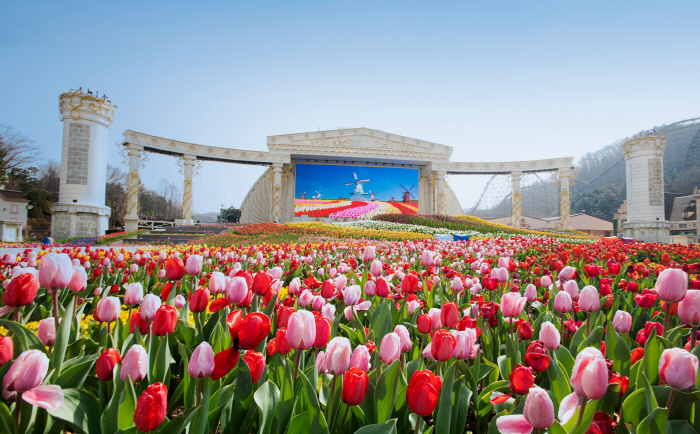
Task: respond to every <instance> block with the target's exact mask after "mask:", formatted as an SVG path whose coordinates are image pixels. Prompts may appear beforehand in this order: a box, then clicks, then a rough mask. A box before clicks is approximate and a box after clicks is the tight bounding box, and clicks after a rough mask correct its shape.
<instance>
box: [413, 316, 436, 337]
mask: <svg viewBox="0 0 700 434" xmlns="http://www.w3.org/2000/svg"><path fill="white" fill-rule="evenodd" d="M416 325H417V326H418V331H419V332H420V333H422V334H424V335H427V334H428V333H430V331H431V330H432V329H433V320H432V319H431V318H430V315H428V314H425V313H422V314H420V315H418V320H416Z"/></svg>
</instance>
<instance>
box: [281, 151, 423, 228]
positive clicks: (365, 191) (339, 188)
mask: <svg viewBox="0 0 700 434" xmlns="http://www.w3.org/2000/svg"><path fill="white" fill-rule="evenodd" d="M417 212H418V169H401V168H395V167H375V166H340V165H327V164H297V165H296V185H295V195H294V215H295V216H296V217H301V216H303V215H307V216H309V217H330V218H359V219H369V218H372V217H374V216H377V215H380V214H416V213H417Z"/></svg>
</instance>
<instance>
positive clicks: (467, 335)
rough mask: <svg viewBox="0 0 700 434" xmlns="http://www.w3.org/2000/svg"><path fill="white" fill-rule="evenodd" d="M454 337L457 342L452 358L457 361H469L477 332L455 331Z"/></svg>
mask: <svg viewBox="0 0 700 434" xmlns="http://www.w3.org/2000/svg"><path fill="white" fill-rule="evenodd" d="M452 335H453V336H454V337H455V341H456V345H455V349H454V351H453V352H452V356H453V357H454V358H455V359H459V360H467V359H468V358H469V355H470V354H471V352H472V348H473V347H474V344H475V343H476V330H475V329H472V328H467V329H466V330H464V331H456V330H453V331H452Z"/></svg>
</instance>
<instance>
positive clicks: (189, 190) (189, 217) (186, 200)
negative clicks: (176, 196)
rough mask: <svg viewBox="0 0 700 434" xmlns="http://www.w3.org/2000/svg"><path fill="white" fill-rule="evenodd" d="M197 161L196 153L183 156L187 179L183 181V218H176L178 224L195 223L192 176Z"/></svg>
mask: <svg viewBox="0 0 700 434" xmlns="http://www.w3.org/2000/svg"><path fill="white" fill-rule="evenodd" d="M196 161H197V157H196V156H194V155H190V154H185V155H183V156H182V167H183V169H184V170H183V171H184V174H185V180H184V181H183V183H182V218H181V219H176V220H175V224H176V225H177V226H183V225H193V224H194V218H193V217H194V196H193V194H194V185H193V183H192V178H193V176H194V165H195V162H196Z"/></svg>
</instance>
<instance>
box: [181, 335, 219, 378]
mask: <svg viewBox="0 0 700 434" xmlns="http://www.w3.org/2000/svg"><path fill="white" fill-rule="evenodd" d="M212 372H214V350H212V349H211V346H210V345H209V344H208V343H207V342H202V343H201V344H199V345H198V346H197V348H195V349H194V351H193V352H192V356H191V357H190V361H189V363H188V365H187V373H188V374H190V376H191V377H193V378H206V377H209V376H210V375H211V373H212Z"/></svg>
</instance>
